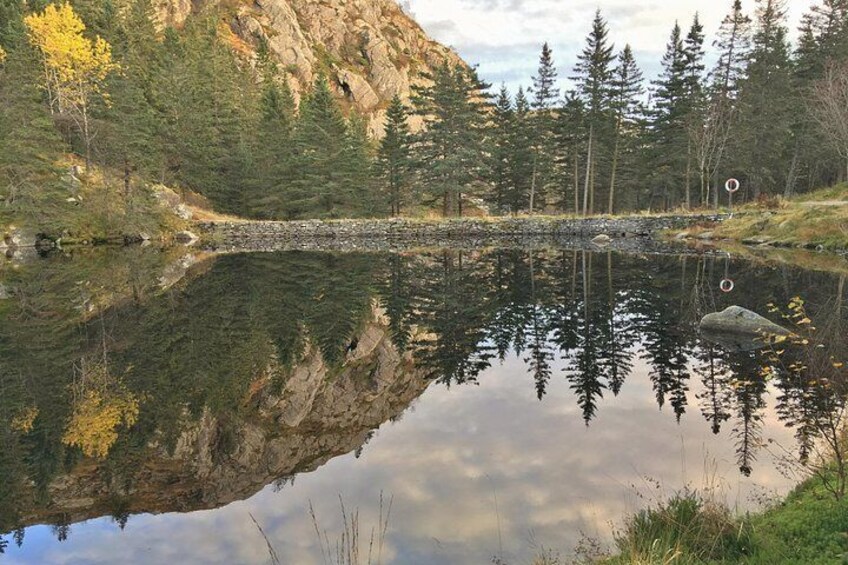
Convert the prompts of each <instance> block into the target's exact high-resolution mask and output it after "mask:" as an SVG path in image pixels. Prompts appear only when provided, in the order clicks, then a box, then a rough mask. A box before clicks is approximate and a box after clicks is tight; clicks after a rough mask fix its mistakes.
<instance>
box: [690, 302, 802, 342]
mask: <svg viewBox="0 0 848 565" xmlns="http://www.w3.org/2000/svg"><path fill="white" fill-rule="evenodd" d="M701 331H702V332H704V333H706V334H711V335H716V334H722V335H727V334H734V335H736V336H740V335H741V336H749V337H752V338H756V337H759V338H773V337H776V336H784V337H785V336H790V335H792V332H790V331H789V330H787V329H786V328H784V327H783V326H779V325H777V324H775V323H774V322H772V321H770V320H768V319H766V318H764V317H762V316H760V315H759V314H757V313H756V312H752V311H751V310H748V309H746V308H742V307H741V306H730V307H729V308H726V309H725V310H723V311H721V312H714V313H712V314H707V315H706V316H704V317H703V319H702V320H701Z"/></svg>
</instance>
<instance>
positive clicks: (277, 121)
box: [247, 40, 295, 218]
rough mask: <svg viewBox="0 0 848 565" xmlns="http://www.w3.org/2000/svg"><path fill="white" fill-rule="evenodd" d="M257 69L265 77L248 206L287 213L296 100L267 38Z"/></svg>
mask: <svg viewBox="0 0 848 565" xmlns="http://www.w3.org/2000/svg"><path fill="white" fill-rule="evenodd" d="M257 69H258V71H259V74H260V77H261V79H262V90H261V93H260V99H259V112H258V116H257V119H258V122H259V123H258V124H257V127H256V128H255V136H254V140H253V143H252V144H251V145H252V147H251V156H252V160H253V167H252V169H253V170H252V174H251V183H250V186H249V191H250V192H249V194H248V195H247V199H248V204H249V205H248V209H249V210H250V212H251V213H252V214H254V215H255V216H258V217H265V218H282V217H285V215H286V206H287V199H288V198H289V196H290V190H291V187H290V185H289V182H290V180H291V177H292V175H293V171H292V166H293V163H292V162H293V159H294V148H293V135H294V125H295V102H294V97H293V96H292V93H291V89H290V88H289V83H288V80H287V78H286V77H281V76H280V73H279V69H278V67H277V64H276V63H275V62H274V61H273V59H272V58H271V54H270V52H269V51H268V45H267V42H266V41H264V40H263V41H260V43H259V48H258V50H257Z"/></svg>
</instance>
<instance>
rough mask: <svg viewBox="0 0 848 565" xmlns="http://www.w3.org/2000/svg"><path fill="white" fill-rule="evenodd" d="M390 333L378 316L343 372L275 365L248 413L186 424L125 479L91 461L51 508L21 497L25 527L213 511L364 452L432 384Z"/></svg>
mask: <svg viewBox="0 0 848 565" xmlns="http://www.w3.org/2000/svg"><path fill="white" fill-rule="evenodd" d="M387 324H388V321H387V320H386V319H385V317H384V316H383V314H382V313H381V312H380V311H379V310H378V309H375V310H374V313H373V316H372V319H371V320H370V321H369V322H367V323H366V324H365V325H364V327H363V329H362V330H361V331H360V332H359V333H358V335H357V339H356V341H355V343H356V345H355V346H354V347H353V348H352V351H351V352H349V353H348V355H347V358H346V359H345V361H344V364H343V366H342V367H341V368H338V367H335V368H331V367H329V366H328V365H326V364H325V362H324V360H323V358H322V356H321V354H320V353H319V351H318V350H317V348H315V347H307V350H306V353H305V354H304V355H303V357H302V358H301V360H300V362H299V363H297V364H296V365H294V366H293V367H291V368H286V369H283V368H281V367H278V366H276V364H275V363H274V362H273V361H271V362H270V363H269V366H268V370H267V371H266V373H265V374H264V375H262V376H260V377H259V378H257V379H256V380H255V381H254V382H253V383H252V386H251V388H250V391H251V392H250V394H249V397H248V398H246V399H245V401H244V407H245V409H244V414H239V415H238V416H234V415H232V414H229V415H225V416H223V417H222V415H219V414H214V413H212V412H210V411H209V410H207V411H206V412H205V413H204V414H203V416H202V417H201V418H200V419H199V420H194V421H187V422H186V424H185V426H184V427H183V429H182V431H181V434H180V437H179V440H178V442H177V445H176V448H175V449H173V450H168V449H166V448H165V447H163V446H161V445H158V444H157V443H156V442H153V443H152V444H151V445H149V446H148V450H147V454H146V456H145V457H143V458H142V459H141V460H137V461H133V462H129V463H131V464H129V465H118V467H119V468H125V469H128V471H126V472H124V473H122V474H117V475H116V474H115V466H114V465H105V464H103V463H102V462H99V461H97V460H94V459H85V460H83V461H82V462H80V463H79V464H77V465H75V466H74V467H73V468H72V469H71V470H70V471H69V472H67V473H64V474H63V475H60V476H59V477H58V478H56V479H55V480H53V481H52V482H51V484H50V486H49V489H48V490H49V492H48V497H47V498H48V500H47V501H42V502H38V501H37V499H36V497H35V496H34V493H20V494H19V496H21V497H23V498H25V499H29V500H28V501H25V502H24V504H21V505H20V506H22V507H23V508H22V516H21V519H22V523H23V525H31V524H39V523H51V524H57V523H74V522H79V521H82V520H87V519H90V518H95V517H98V516H104V515H110V514H115V513H116V512H118V511H119V512H120V513H126V514H136V513H143V512H152V513H161V512H187V511H192V510H200V509H208V508H216V507H219V506H223V505H225V504H228V503H230V502H233V501H235V500H242V499H245V498H248V497H250V496H251V495H253V494H255V493H256V492H258V491H259V490H260V489H262V488H263V487H265V486H266V485H268V484H271V483H273V482H275V481H280V480H285V479H287V478H289V477H292V476H294V475H295V474H297V473H302V472H308V471H312V470H314V469H316V468H318V467H320V466H321V465H323V464H324V463H326V462H327V461H329V460H330V459H332V458H333V457H336V456H339V455H343V454H345V453H350V452H352V451H355V450H356V449H359V448H361V447H362V446H363V445H364V444H365V442H366V441H367V440H368V438H369V437H370V435H371V432H372V431H373V430H375V429H376V428H378V427H379V426H380V425H381V424H383V423H384V422H386V421H388V420H390V419H392V418H394V417H397V416H398V415H400V414H401V413H402V412H403V411H404V410H405V409H406V408H407V407H408V406H409V404H410V403H411V402H412V401H413V400H414V399H415V398H417V397H418V396H419V395H420V394H421V393H422V392H424V390H425V389H426V388H427V386H428V384H429V382H430V381H428V380H427V379H425V378H424V377H423V376H422V375H421V373H420V372H419V371H416V370H415V369H414V367H413V365H412V360H411V357H410V356H409V355H408V354H401V353H399V352H398V350H397V349H396V348H395V346H394V345H393V344H392V341H391V339H390V338H389V334H388V331H387ZM275 374H276V375H277V376H279V375H282V377H283V379H284V380H283V384H282V388H280V387H279V386H278V385H275V384H274V383H275V379H274V378H272V377H273V376H274V375H275ZM223 420H226V426H225V425H224V424H223ZM225 428H226V431H224V429H225ZM224 434H226V437H223V435H224ZM113 463H114V462H113Z"/></svg>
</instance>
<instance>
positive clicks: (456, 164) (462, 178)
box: [414, 63, 488, 216]
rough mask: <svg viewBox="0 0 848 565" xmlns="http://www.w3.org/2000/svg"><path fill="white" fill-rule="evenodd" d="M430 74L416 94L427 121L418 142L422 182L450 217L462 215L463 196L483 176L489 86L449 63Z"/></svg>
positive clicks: (417, 106) (473, 73)
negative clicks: (483, 145)
mask: <svg viewBox="0 0 848 565" xmlns="http://www.w3.org/2000/svg"><path fill="white" fill-rule="evenodd" d="M431 78H432V85H430V86H421V87H418V88H416V92H415V97H414V105H415V112H416V114H418V115H419V116H421V117H422V118H423V119H424V121H425V129H424V130H423V131H422V132H421V134H420V135H419V136H418V140H417V146H418V148H417V152H416V153H417V155H416V162H417V165H418V169H419V180H420V182H421V187H422V189H423V191H426V192H429V195H430V198H431V200H430V201H431V202H435V201H437V200H441V202H442V213H443V214H444V215H445V216H452V215H459V216H461V215H462V201H463V198H462V197H463V194H464V193H467V192H468V191H470V190H473V188H472V187H473V185H474V184H475V182H477V181H479V180H482V176H483V174H482V173H483V170H482V169H483V165H484V163H483V162H482V160H481V159H480V154H481V149H482V143H483V140H484V134H485V125H486V115H485V112H484V108H485V103H486V102H485V100H486V97H485V94H484V91H485V89H486V88H488V85H486V84H485V83H483V82H482V81H480V79H479V78H478V77H477V72H476V71H475V70H473V69H466V68H463V67H459V66H457V67H451V66H450V65H448V64H447V63H445V64H443V65H441V66H440V67H438V68H437V69H436V70H435V72H434V73H433V76H432V77H431Z"/></svg>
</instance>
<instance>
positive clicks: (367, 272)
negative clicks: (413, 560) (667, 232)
mask: <svg viewBox="0 0 848 565" xmlns="http://www.w3.org/2000/svg"><path fill="white" fill-rule="evenodd" d="M130 263H131V268H130V267H126V268H122V269H119V272H120V273H124V275H121V276H125V278H126V280H125V281H124V283H120V284H119V283H118V282H115V281H112V282H111V283H110V286H109V292H110V293H111V295H113V296H114V295H119V294H120V289H123V292H124V294H125V295H126V296H127V297H128V298H129V299H128V300H115V301H113V302H111V303H108V304H105V303H104V301H103V300H102V298H98V296H100V295H99V294H97V293H93V292H92V291H91V280H90V279H91V277H92V276H97V277H102V276H103V275H102V273H101V272H100V271H98V272H97V273H95V274H94V275H92V273H90V272H89V271H90V270H91V268H90V267H89V266H86V265H78V264H73V263H71V264H67V263H62V262H61V261H60V262H58V263H56V262H50V263H48V264H47V265H46V266H44V267H43V268H41V269H40V271H38V272H37V273H34V274H33V275H31V276H29V277H27V274H26V273H25V272H20V273H15V274H14V276H15V277H16V278H15V279H13V280H11V281H9V280H7V281H6V282H7V284H8V286H12V287H15V288H17V289H19V292H17V293H16V294H15V298H13V299H12V300H7V301H5V303H4V304H0V314H2V316H0V476H2V477H3V481H0V532H12V531H15V530H16V528H18V526H19V525H20V521H21V511H22V509H24V508H27V507H29V506H32V505H34V504H36V503H45V502H47V500H48V498H49V497H48V486H49V484H50V482H51V481H52V480H53V479H54V478H55V477H56V476H57V474H59V473H61V472H63V471H64V470H67V469H70V468H73V466H74V465H75V464H76V463H77V462H79V461H80V460H82V459H83V458H84V457H85V456H90V455H93V454H96V455H98V456H99V457H102V458H103V461H102V463H101V464H102V466H103V469H104V470H105V472H108V473H109V474H110V476H114V477H121V480H122V483H121V484H120V485H119V487H120V488H119V489H118V490H120V491H121V492H128V491H129V490H130V489H131V487H132V484H133V481H134V480H136V478H135V477H136V471H137V469H138V468H139V462H141V461H143V460H144V457H145V456H146V455H145V454H146V453H147V452H146V449H147V446H148V445H150V444H151V443H152V442H156V443H157V444H159V445H163V446H165V448H166V449H168V450H171V451H173V450H174V449H175V448H176V444H177V441H178V438H179V437H180V433H181V430H183V429H184V427H185V425H186V422H189V421H197V420H199V419H200V418H202V417H203V415H204V414H212V415H214V416H215V422H216V427H215V428H214V430H213V435H214V437H213V438H212V439H213V440H214V441H212V446H213V453H212V454H211V457H212V460H213V461H222V460H226V459H227V458H228V457H230V456H231V454H232V453H233V452H234V451H235V450H236V449H237V448H238V445H239V442H240V441H241V438H240V437H238V432H237V428H238V423H239V422H241V421H243V420H244V419H245V418H250V417H251V416H252V415H253V414H255V413H256V411H257V410H258V409H259V406H258V404H257V401H256V400H255V399H254V397H253V396H252V394H251V390H252V389H251V387H252V386H253V385H255V383H256V380H257V379H258V378H259V377H260V376H267V377H268V378H269V379H271V380H272V382H274V383H275V386H277V387H279V388H282V387H284V385H285V380H286V379H287V378H288V375H289V374H290V372H289V369H291V368H292V367H294V366H296V365H297V364H298V363H299V362H300V361H301V360H302V358H303V356H304V353H305V351H306V350H307V349H308V348H309V347H313V348H316V349H317V350H319V351H320V354H321V357H322V359H323V362H324V363H326V365H327V367H328V368H329V370H328V375H329V376H328V378H332V375H333V374H334V371H337V370H338V368H339V367H342V366H344V365H345V363H347V362H348V359H349V357H350V356H351V354H352V352H353V351H354V350H356V349H357V346H358V345H359V341H358V340H359V339H360V337H361V335H360V334H361V330H362V327H363V325H364V324H365V322H366V321H367V320H368V319H369V317H370V316H372V315H373V311H374V305H375V304H376V305H379V306H380V307H381V310H380V312H381V314H380V315H381V316H383V317H385V319H386V321H387V327H388V330H389V331H390V333H391V338H392V339H391V341H392V343H393V344H394V346H395V347H396V348H397V349H398V350H400V351H401V352H407V353H409V354H410V355H411V357H412V359H413V360H414V364H415V366H417V367H418V368H419V369H420V370H421V371H423V372H424V373H426V374H427V375H428V376H429V377H430V378H431V379H433V380H437V381H439V382H441V383H444V384H446V385H464V384H473V383H476V382H478V381H479V380H480V379H481V378H485V376H484V374H483V373H484V371H485V370H486V369H488V368H489V367H490V366H491V365H492V364H493V363H497V362H503V361H505V360H506V359H507V358H508V357H511V356H512V357H514V358H516V359H519V360H521V361H522V362H523V363H524V365H525V367H526V371H527V373H529V375H530V379H529V380H530V381H531V382H532V386H533V389H534V393H535V395H536V397H537V398H538V399H539V400H540V401H542V400H544V399H546V397H547V395H548V394H549V390H552V385H553V384H554V383H557V382H559V383H561V384H564V385H565V386H566V387H567V389H568V390H570V391H571V394H573V400H569V402H575V403H576V405H577V407H578V408H579V412H580V414H581V416H582V418H583V420H584V421H585V423H586V425H587V426H588V425H590V424H591V423H592V421H593V420H594V419H595V418H596V417H598V415H599V413H600V412H601V411H602V405H603V403H604V402H610V401H612V398H613V397H615V396H616V395H618V394H620V393H621V391H622V390H624V388H625V387H627V382H628V380H631V379H635V378H640V376H641V374H643V371H642V370H641V367H642V366H643V365H644V367H645V371H644V373H646V378H647V379H648V380H649V382H650V386H651V389H652V391H653V396H654V399H655V402H656V404H657V406H658V408H660V409H665V410H669V411H670V415H669V417H671V414H673V417H674V418H675V419H676V420H677V421H680V420H681V418H683V417H684V415H685V414H686V412H687V410H688V409H689V407H690V405H691V404H690V402H692V403H696V404H697V406H698V408H699V409H700V411H701V414H702V416H703V417H704V419H705V420H706V422H707V424H708V425H709V426H710V428H711V430H712V431H713V433H715V434H719V433H721V432H722V428H723V426H724V425H725V424H727V425H728V427H730V428H731V432H732V437H733V439H734V441H735V442H736V448H737V456H738V464H739V467H740V470H741V471H742V472H743V473H744V474H750V473H751V472H752V470H753V467H754V464H755V461H756V456H757V450H758V448H759V447H760V445H761V443H762V420H763V414H764V410H765V408H766V405H767V397H768V394H769V385H768V383H767V381H768V379H771V380H772V382H773V384H774V390H776V391H777V396H776V406H777V411H778V414H779V415H780V417H781V418H782V419H783V421H785V422H786V424H787V425H788V426H791V427H792V428H793V429H794V431H795V434H796V438H797V440H798V446H799V451H800V457H801V459H802V460H804V461H807V460H809V459H810V457H811V454H812V453H813V452H814V450H815V445H816V442H818V441H820V440H821V439H822V438H823V437H825V436H824V432H823V430H827V429H833V428H834V426H836V423H835V420H834V418H836V417H837V416H838V415H839V414H841V412H844V410H845V398H846V394H848V390H846V386H848V385H846V384H845V377H844V369H842V367H836V366H835V364H834V363H838V362H840V361H838V360H840V359H845V357H846V356H845V348H846V346H847V345H846V340H845V337H844V336H845V331H844V330H845V327H844V324H845V315H846V314H845V311H844V310H845V308H844V307H843V298H844V293H845V281H844V278H840V279H839V280H838V281H836V280H834V279H832V278H831V277H828V276H826V275H823V274H814V273H807V272H799V271H793V270H790V269H783V270H782V271H780V272H774V271H771V270H769V269H767V268H765V267H757V266H753V265H746V266H745V267H744V268H742V267H741V264H736V263H732V264H729V266H728V268H730V269H734V270H737V276H736V279H737V284H736V288H737V290H736V292H735V293H734V295H732V296H727V295H723V294H721V293H719V292H718V291H717V284H718V279H717V278H716V276H717V274H718V273H722V272H723V271H724V269H725V264H724V262H721V263H719V264H718V265H716V259H715V258H713V257H706V256H690V257H657V256H654V257H642V256H635V255H631V256H628V255H617V254H613V253H610V252H602V253H598V252H592V251H588V250H561V249H559V250H556V249H552V250H534V251H526V250H521V249H493V250H482V251H474V252H468V251H453V250H439V251H433V252H428V253H418V254H386V255H377V254H358V253H348V254H328V253H308V252H285V253H274V254H267V255H254V256H249V255H240V256H224V257H220V258H218V259H217V260H216V261H215V263H214V265H212V266H211V269H210V270H209V272H207V273H205V274H204V275H203V276H198V277H196V278H194V279H192V280H189V281H187V282H185V283H183V284H180V285H176V286H174V287H172V288H171V289H170V290H168V291H167V292H164V293H162V292H152V291H151V289H150V288H149V285H145V284H144V283H143V282H139V281H144V280H146V277H145V276H144V275H143V274H142V273H143V271H144V270H145V269H149V268H152V267H151V265H152V264H155V265H157V266H159V265H158V263H155V262H154V261H152V260H151V259H150V258H147V257H136V258H134V259H132V260H131V261H130ZM115 276H118V275H115ZM80 280H82V281H88V282H84V283H83V284H78V281H80ZM793 289H795V290H796V291H797V289H805V291H807V293H808V294H807V296H806V299H807V303H806V304H807V306H806V310H805V312H806V314H805V318H807V317H809V319H810V323H809V324H808V325H809V326H815V327H817V332H816V340H815V343H816V347H814V348H813V349H812V353H810V351H808V350H809V349H810V348H806V350H805V349H797V348H793V349H790V348H787V349H786V350H785V351H783V352H782V353H780V354H779V355H777V351H778V350H764V351H756V350H754V351H738V350H733V349H728V348H727V347H723V346H720V345H715V344H713V343H710V342H707V341H705V340H704V339H702V337H701V336H700V335H699V334H698V331H697V326H698V322H699V320H700V318H701V317H702V316H703V315H704V314H706V313H708V312H713V311H716V310H719V309H722V308H724V307H726V306H728V305H730V304H739V305H742V306H746V307H749V308H751V309H753V310H757V311H761V312H762V311H764V310H765V308H766V304H768V303H769V302H773V303H777V304H780V303H783V304H786V303H788V301H789V299H790V298H791V296H790V292H791V291H792V290H793ZM834 289H835V291H834ZM731 301H732V302H731ZM91 304H101V306H100V307H94V308H92V307H91ZM105 336H108V371H106V372H104V371H100V372H101V373H103V375H101V376H102V378H101V381H103V382H99V381H98V382H95V381H97V379H94V380H92V379H88V381H87V382H89V384H92V383H94V384H93V385H92V386H94V385H96V386H94V389H96V390H97V391H98V395H99V396H98V399H99V400H98V399H95V400H98V402H94V403H93V404H92V406H93V408H92V406H89V408H92V409H90V410H88V411H85V410H83V408H85V406H84V405H83V404H84V402H85V399H86V398H87V397H86V394H87V392H86V391H88V390H89V389H85V390H83V389H79V390H77V392H78V394H77V397H78V398H77V399H76V400H75V399H74V395H73V394H69V391H73V390H75V389H74V388H73V387H72V386H71V385H72V384H73V382H74V376H75V375H76V376H77V378H78V379H79V375H80V367H82V364H83V363H87V365H86V366H87V367H88V370H87V372H86V374H90V375H94V374H95V373H98V370H99V369H98V367H100V366H101V365H103V367H104V368H105V367H106V359H105V357H104V355H105V351H106V349H107V348H106V345H104V344H106V343H107V341H105V340H104V337H105ZM818 345H824V347H818ZM92 359H98V360H99V359H103V362H102V363H100V362H99V361H98V363H100V364H94V365H92V364H91V363H92V361H91V360H92ZM825 361H828V362H829V363H830V365H829V368H828V366H827V365H826V364H825ZM798 363H800V364H801V365H797V364H798ZM635 366H639V367H640V370H639V371H634V367H635ZM798 366H804V367H805V369H804V370H797V367H798ZM75 367H76V370H75ZM95 369H97V370H95ZM765 369H768V371H767V373H766V372H764V371H765ZM104 370H105V369H104ZM840 370H841V372H840ZM98 374H99V373H98ZM115 375H120V379H118V378H117V377H115ZM634 375H636V376H634ZM106 376H108V377H109V378H106ZM693 377H694V380H693ZM693 388H694V389H696V390H697V395H696V397H694V396H693V394H692V389H693ZM94 389H93V390H94ZM89 400H91V399H89ZM90 403H91V402H90ZM113 405H120V406H124V408H132V410H130V411H129V412H130V413H132V418H128V417H126V416H125V415H124V416H123V417H120V418H118V420H117V421H116V420H115V418H112V419H111V420H109V421H108V422H107V423H108V424H109V425H108V426H105V427H102V429H100V432H99V433H98V434H95V436H94V437H93V439H94V440H95V441H87V440H91V439H92V438H90V437H88V436H86V435H85V434H86V432H87V431H96V429H95V428H94V427H92V426H88V425H87V424H86V422H88V421H89V420H90V419H92V418H93V419H94V420H97V418H96V416H98V415H100V414H101V413H102V411H103V409H104V407H114V406H113ZM113 412H114V411H113ZM86 415H87V416H90V418H89V419H86V418H83V417H82V416H86ZM119 415H120V414H119ZM97 421H99V420H97ZM74 422H76V424H74V425H70V426H69V423H71V424H73V423H74ZM116 422H117V423H116ZM68 430H73V431H74V434H73V437H70V439H71V440H73V441H69V436H68V433H69V431H68ZM63 439H64V440H65V441H63ZM107 444H108V445H107ZM282 479H285V478H281V481H280V482H279V484H280V485H282V484H283V481H282ZM29 485H34V486H32V487H30V486H29ZM116 488H118V487H116ZM116 500H117V499H116ZM109 511H111V512H112V515H113V516H114V518H115V520H116V522H117V523H118V524H119V525H124V524H126V520H127V518H128V516H129V514H128V512H127V510H126V508H125V507H124V506H121V505H118V506H116V507H115V508H111V509H109ZM68 531H69V524H68V523H65V524H59V525H58V526H57V529H56V535H57V537H60V538H62V537H66V536H67V532H68ZM18 532H19V534H18ZM14 535H15V537H14V539H15V541H16V542H17V541H18V540H19V539H20V540H21V541H22V540H23V530H22V529H19V530H17V531H15V534H14ZM4 543H6V542H4Z"/></svg>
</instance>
